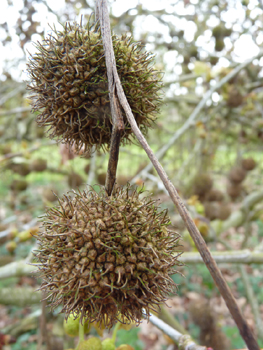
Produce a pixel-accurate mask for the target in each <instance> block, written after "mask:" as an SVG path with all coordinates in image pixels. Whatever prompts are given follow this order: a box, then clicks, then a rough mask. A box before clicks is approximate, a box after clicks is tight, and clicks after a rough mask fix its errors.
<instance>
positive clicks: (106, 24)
mask: <svg viewBox="0 0 263 350" xmlns="http://www.w3.org/2000/svg"><path fill="white" fill-rule="evenodd" d="M96 9H97V14H98V16H99V19H100V24H101V29H102V33H103V34H104V35H103V41H104V40H105V31H107V34H108V35H110V19H109V14H108V8H107V3H106V0H97V3H96ZM110 42H111V41H108V43H107V44H105V46H104V47H105V54H106V51H107V50H108V51H110V53H109V54H108V56H111V57H113V56H114V51H113V47H112V44H111V45H109V44H110ZM113 62H114V60H112V61H111V63H113ZM106 64H107V61H106ZM111 67H112V73H111V74H112V75H113V77H114V83H115V84H116V91H117V95H118V98H119V101H120V105H121V106H122V108H123V109H124V111H125V113H126V116H127V119H128V121H129V123H130V125H131V128H132V130H133V132H134V134H135V136H136V137H137V139H138V141H139V142H140V144H141V145H142V147H143V149H144V150H145V152H146V153H147V155H148V157H149V159H150V160H151V162H152V164H153V166H154V168H155V169H156V171H157V173H158V175H159V176H160V178H161V180H162V181H163V183H164V185H165V187H166V189H167V191H168V193H169V195H170V197H171V199H172V201H173V203H174V204H175V206H176V208H177V210H178V212H179V214H180V215H181V217H182V219H183V221H184V222H185V225H186V227H187V229H188V231H189V233H190V235H191V237H192V239H193V241H194V242H195V245H196V247H197V249H198V250H199V252H200V254H201V256H202V258H203V260H204V262H205V264H206V266H207V268H208V270H209V271H210V274H211V276H212V277H213V279H214V281H215V283H216V285H217V287H218V289H219V291H220V294H221V295H222V297H223V298H224V300H225V302H226V305H227V307H228V309H229V311H230V313H231V315H232V317H233V319H234V320H235V322H236V324H237V326H238V328H239V331H240V334H241V336H242V337H243V339H244V341H245V342H246V344H247V346H248V348H249V350H260V348H259V345H258V344H257V341H256V339H255V336H254V335H253V333H252V330H251V329H250V328H249V326H248V324H247V322H246V320H245V319H244V318H243V316H242V314H241V311H240V309H239V307H238V305H237V303H236V300H235V298H234V296H233V294H232V292H231V290H230V288H229V287H228V285H227V283H226V281H225V280H224V277H223V275H222V273H221V271H220V270H219V268H218V266H217V265H216V262H215V260H214V259H213V257H212V255H211V253H210V251H209V250H208V248H207V246H206V243H205V241H204V239H203V237H202V235H201V234H200V232H199V231H198V229H197V227H196V225H195V223H194V221H193V220H192V218H191V216H190V215H189V213H188V211H187V209H186V207H185V205H184V203H183V201H182V200H181V198H180V196H179V195H178V193H177V191H176V189H175V187H174V185H173V184H172V183H171V181H170V180H169V178H168V176H167V174H166V173H165V171H164V169H163V168H162V166H161V164H160V163H159V161H158V159H157V158H156V156H155V155H154V153H153V151H152V150H151V148H150V147H149V145H148V143H147V141H146V139H145V138H144V136H143V135H142V133H141V131H140V129H139V128H138V126H137V123H136V121H135V119H134V116H133V113H132V111H131V108H130V106H129V103H128V101H127V99H126V96H125V93H124V91H123V88H122V85H121V82H120V79H119V76H118V73H117V69H116V64H112V65H111ZM202 107H203V106H200V109H201V108H202ZM197 112H199V111H197ZM194 118H195V116H193V118H192V119H194ZM189 122H190V121H189Z"/></svg>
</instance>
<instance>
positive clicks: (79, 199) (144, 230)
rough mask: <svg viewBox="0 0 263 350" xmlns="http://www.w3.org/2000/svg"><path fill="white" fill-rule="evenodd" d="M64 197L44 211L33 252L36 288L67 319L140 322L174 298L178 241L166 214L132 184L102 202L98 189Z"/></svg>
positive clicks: (108, 324) (102, 193)
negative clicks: (38, 286) (38, 276)
mask: <svg viewBox="0 0 263 350" xmlns="http://www.w3.org/2000/svg"><path fill="white" fill-rule="evenodd" d="M72 194H73V195H67V196H66V195H64V197H63V198H62V199H60V201H59V202H60V206H59V207H57V208H51V209H48V211H47V213H46V215H45V216H44V219H43V226H42V229H43V232H42V233H41V234H39V235H38V240H39V244H40V248H39V250H38V251H37V252H36V253H35V255H36V258H37V261H38V262H39V263H40V265H39V264H38V267H39V270H40V273H41V275H42V278H43V282H42V286H41V289H43V290H45V291H46V292H47V294H48V295H49V299H50V304H51V307H53V308H55V307H56V306H58V305H62V312H65V315H66V317H68V316H69V315H70V314H72V313H74V316H75V317H80V320H81V321H82V320H85V321H89V322H93V321H97V322H100V323H101V324H102V323H105V326H107V327H111V326H112V325H113V324H114V323H115V322H116V321H118V320H120V321H121V322H125V323H130V322H133V321H135V322H137V323H139V322H140V320H141V319H142V317H143V313H144V312H145V314H146V317H149V314H150V311H152V310H156V309H157V308H158V305H159V304H160V303H163V302H165V301H166V299H167V297H168V296H169V295H170V293H174V292H175V291H176V284H175V283H174V282H173V280H172V279H171V277H170V275H172V274H174V273H176V271H175V269H174V266H175V265H181V264H180V262H179V261H178V256H179V255H180V254H181V253H179V252H178V247H179V242H178V240H179V235H178V234H176V233H175V232H172V231H169V229H168V228H167V226H168V225H169V224H170V220H169V218H168V216H167V211H158V206H157V205H156V201H155V200H153V199H152V198H151V197H150V196H144V197H142V198H140V197H141V194H142V191H138V190H137V189H136V188H131V186H130V185H127V186H125V187H117V188H116V192H115V193H114V194H113V195H111V196H108V195H107V193H106V192H105V189H104V188H102V189H101V191H100V192H99V193H97V192H96V191H95V190H94V189H93V188H92V187H91V188H90V190H89V191H83V192H79V193H77V192H75V191H72Z"/></svg>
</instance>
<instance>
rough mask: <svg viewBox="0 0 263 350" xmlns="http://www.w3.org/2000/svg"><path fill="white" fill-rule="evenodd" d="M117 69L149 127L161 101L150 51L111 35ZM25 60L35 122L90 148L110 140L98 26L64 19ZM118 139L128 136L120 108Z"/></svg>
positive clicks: (144, 125)
mask: <svg viewBox="0 0 263 350" xmlns="http://www.w3.org/2000/svg"><path fill="white" fill-rule="evenodd" d="M112 42H113V48H114V53H115V56H116V65H117V71H118V74H119V77H120V80H121V83H122V86H123V89H124V92H125V94H126V96H127V99H128V102H129V104H130V107H131V109H132V111H133V113H134V117H135V119H136V122H137V124H138V126H139V127H140V128H141V130H142V132H143V133H146V131H147V129H148V127H150V126H152V124H153V122H154V120H155V117H154V114H155V113H156V111H157V110H158V106H159V104H160V98H159V91H160V88H161V82H160V74H159V73H157V71H155V70H154V69H153V68H152V63H153V56H152V55H151V54H150V53H147V52H142V47H143V46H142V45H141V44H140V43H138V42H136V43H135V42H134V41H133V39H132V38H130V37H127V36H126V35H123V36H122V37H121V38H118V37H117V36H116V35H113V36H112ZM36 48H37V50H38V52H37V53H36V54H35V55H34V56H33V57H32V59H31V61H30V62H29V63H28V72H29V75H30V79H31V83H30V85H29V90H31V91H32V93H33V95H31V101H32V108H33V111H40V114H39V115H38V117H37V122H38V124H39V125H41V126H48V127H49V136H50V137H51V138H54V137H56V138H58V139H59V140H61V141H63V142H66V143H69V144H71V145H73V146H74V147H75V148H76V150H77V151H78V150H80V149H81V148H82V150H83V147H84V149H85V150H86V151H89V150H90V148H91V147H92V145H95V146H96V148H97V149H99V148H102V149H107V148H108V147H109V145H110V138H111V131H112V117H111V112H110V103H109V95H108V80H107V70H106V64H105V56H104V49H103V42H102V38H101V33H100V29H99V28H98V26H97V25H90V24H88V25H87V27H86V28H85V27H83V26H82V25H81V24H80V25H79V24H77V23H73V24H69V23H67V24H66V25H65V26H64V28H63V31H61V32H59V31H56V30H55V29H54V35H49V37H47V38H46V39H44V41H43V43H42V44H40V43H38V44H36ZM122 114H123V118H124V125H125V131H124V135H123V137H122V143H123V144H125V143H127V142H129V141H130V139H131V138H132V130H131V127H130V125H129V123H128V121H127V119H126V116H125V113H124V112H123V113H122Z"/></svg>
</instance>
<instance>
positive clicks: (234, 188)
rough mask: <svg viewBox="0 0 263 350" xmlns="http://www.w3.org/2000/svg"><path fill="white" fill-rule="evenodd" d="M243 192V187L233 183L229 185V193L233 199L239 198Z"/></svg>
mask: <svg viewBox="0 0 263 350" xmlns="http://www.w3.org/2000/svg"><path fill="white" fill-rule="evenodd" d="M241 192H242V186H241V185H240V184H234V183H231V182H229V183H228V184H227V193H228V195H229V197H231V198H232V199H235V198H237V197H239V196H240V195H241Z"/></svg>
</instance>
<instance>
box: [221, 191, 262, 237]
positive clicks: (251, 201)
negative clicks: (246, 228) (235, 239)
mask: <svg viewBox="0 0 263 350" xmlns="http://www.w3.org/2000/svg"><path fill="white" fill-rule="evenodd" d="M262 199H263V191H257V192H252V193H250V194H249V195H248V196H247V197H246V198H245V199H244V201H243V203H242V205H241V207H240V208H239V210H236V211H234V212H233V213H232V214H231V215H230V217H229V218H228V219H227V220H226V221H224V222H223V224H222V226H221V228H220V232H223V231H226V230H228V229H229V228H230V227H238V226H241V225H242V224H243V223H244V221H245V220H246V214H247V212H248V210H249V209H251V208H252V207H253V206H254V205H255V204H257V203H258V202H260V201H262ZM216 231H217V230H216Z"/></svg>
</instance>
